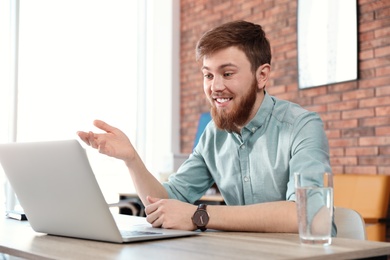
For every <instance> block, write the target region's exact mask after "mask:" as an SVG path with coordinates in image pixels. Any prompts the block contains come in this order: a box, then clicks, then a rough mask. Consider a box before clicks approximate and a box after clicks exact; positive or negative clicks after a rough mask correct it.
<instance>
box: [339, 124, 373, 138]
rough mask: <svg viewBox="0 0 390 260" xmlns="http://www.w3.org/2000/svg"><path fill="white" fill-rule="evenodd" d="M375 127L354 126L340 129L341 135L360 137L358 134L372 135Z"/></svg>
mask: <svg viewBox="0 0 390 260" xmlns="http://www.w3.org/2000/svg"><path fill="white" fill-rule="evenodd" d="M374 134H375V129H374V128H373V127H355V128H346V129H342V130H341V136H342V137H347V138H348V137H360V136H373V135H374Z"/></svg>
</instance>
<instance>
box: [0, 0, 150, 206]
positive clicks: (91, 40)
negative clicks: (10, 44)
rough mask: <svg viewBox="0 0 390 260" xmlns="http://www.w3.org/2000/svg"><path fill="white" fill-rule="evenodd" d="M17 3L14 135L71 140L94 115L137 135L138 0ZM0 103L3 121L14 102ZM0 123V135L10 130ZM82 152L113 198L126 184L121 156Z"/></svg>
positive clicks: (20, 138)
mask: <svg viewBox="0 0 390 260" xmlns="http://www.w3.org/2000/svg"><path fill="white" fill-rule="evenodd" d="M5 2H9V1H2V4H3V5H6V4H5ZM19 7H20V8H19V10H20V11H19V48H18V53H19V59H18V106H17V134H16V140H17V141H18V142H24V141H42V140H59V139H74V138H77V135H76V131H78V130H94V131H96V129H94V128H93V126H92V121H93V120H94V119H103V120H106V121H107V122H108V123H110V124H113V125H115V126H117V127H119V128H121V129H122V130H123V131H125V132H126V134H128V136H129V137H130V138H131V139H132V140H135V137H136V135H135V133H136V129H135V128H136V123H135V122H136V117H137V107H138V103H137V102H138V101H139V100H138V99H137V95H138V92H137V82H138V78H137V76H138V66H137V62H138V56H137V55H138V51H137V50H138V48H137V45H138V41H137V36H138V35H137V30H138V19H139V17H138V15H143V14H142V13H141V14H139V10H138V6H137V1H128V0H58V1H52V0H34V1H31V0H20V4H19ZM1 9H3V8H1ZM6 10H9V9H6ZM2 29H3V30H4V31H2V33H5V31H6V28H4V26H2ZM2 42H3V41H2ZM2 47H5V46H2ZM8 65H9V64H2V66H4V67H7V66H8ZM4 67H1V70H3V69H4ZM3 83H4V82H3ZM9 84H10V83H9V82H7V85H9ZM9 89H12V87H11V88H9ZM9 89H7V88H3V87H2V91H9ZM8 94H9V93H8V92H7V93H6V94H5V95H3V93H1V94H0V96H1V97H4V96H7V95H8ZM8 96H9V95H8ZM0 103H1V104H5V105H7V107H6V108H5V109H4V110H3V109H1V111H0V119H1V120H2V123H3V122H6V123H7V124H8V125H9V124H10V121H9V120H8V116H9V112H10V110H12V107H11V105H10V104H9V102H8V104H7V103H6V102H5V103H3V102H0ZM2 126H4V125H3V124H2ZM3 130H5V129H4V128H2V133H1V138H2V140H1V141H5V140H6V139H7V138H8V136H9V133H8V132H7V133H3ZM4 132H5V131H4ZM8 141H10V140H8ZM87 151H88V154H89V159H90V161H91V165H92V167H93V168H94V172H95V174H96V176H97V179H98V181H99V184H100V186H101V188H102V190H103V193H104V194H105V196H106V198H107V200H108V201H115V200H117V199H118V196H117V193H118V191H120V190H121V188H123V190H125V189H126V188H128V187H129V186H130V185H131V180H130V177H129V176H128V175H129V174H128V172H127V169H126V168H125V167H124V164H123V162H121V161H118V160H116V159H113V158H109V157H106V156H99V154H98V153H96V151H93V150H92V149H89V150H87ZM118 179H120V180H119V181H118ZM112 183H116V186H115V187H113V185H112ZM120 185H123V187H118V186H120Z"/></svg>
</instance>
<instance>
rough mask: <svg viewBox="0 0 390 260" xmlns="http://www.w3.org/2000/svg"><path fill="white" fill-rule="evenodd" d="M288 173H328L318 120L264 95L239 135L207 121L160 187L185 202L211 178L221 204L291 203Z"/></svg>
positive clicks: (326, 150) (290, 175)
mask: <svg viewBox="0 0 390 260" xmlns="http://www.w3.org/2000/svg"><path fill="white" fill-rule="evenodd" d="M294 172H300V173H302V174H305V173H308V174H311V175H312V176H319V174H322V173H324V172H331V167H330V163H329V148H328V140H327V137H326V135H325V132H324V128H323V123H322V120H321V118H320V117H319V116H318V114H317V113H314V112H309V111H307V110H305V109H303V108H302V107H300V106H299V105H297V104H294V103H291V102H289V101H284V100H279V99H277V98H275V97H272V96H270V95H268V94H267V93H266V94H265V97H264V100H263V102H262V104H261V107H260V109H259V110H258V111H257V114H256V116H255V117H254V118H253V119H252V120H251V121H250V122H249V123H248V124H247V125H246V126H245V127H243V128H242V130H241V133H240V134H237V133H231V132H227V131H224V130H219V129H217V128H216V127H215V125H214V123H213V121H211V122H210V123H209V124H208V125H207V127H206V128H205V130H204V132H203V135H202V136H201V137H200V140H199V143H198V145H197V146H196V147H195V149H194V151H193V153H192V154H191V155H190V157H189V158H188V160H187V161H185V162H184V164H183V165H182V166H181V167H180V168H179V169H178V171H177V173H176V174H173V175H171V176H170V178H169V181H168V182H166V183H164V184H163V185H164V187H165V189H166V190H167V192H168V194H169V197H170V198H175V199H178V200H181V201H186V202H189V203H194V202H195V201H196V200H198V199H200V198H201V197H202V196H203V195H204V194H205V192H206V191H207V190H208V189H209V188H210V187H211V186H212V185H213V183H214V182H215V183H216V184H217V186H218V189H219V191H220V192H221V195H222V196H223V198H224V200H225V203H226V204H227V205H249V204H255V203H262V202H271V201H281V200H291V201H295V187H294V175H293V174H294ZM309 181H312V182H313V184H316V183H317V182H322V180H319V178H316V177H314V178H313V179H312V180H309Z"/></svg>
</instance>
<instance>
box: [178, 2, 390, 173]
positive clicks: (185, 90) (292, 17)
mask: <svg viewBox="0 0 390 260" xmlns="http://www.w3.org/2000/svg"><path fill="white" fill-rule="evenodd" d="M296 9H297V1H296V0H295V1H294V0H196V1H195V0H181V80H180V81H181V151H182V152H184V153H189V152H191V150H192V146H193V140H194V137H195V133H196V127H197V121H198V117H199V114H200V113H201V112H205V111H208V105H207V102H206V100H205V98H204V94H203V87H202V76H201V73H200V67H199V65H198V64H197V63H196V62H195V55H194V48H195V44H196V41H197V40H198V38H199V37H200V36H201V35H202V34H203V32H205V31H206V30H208V29H210V28H211V27H214V26H216V25H219V24H221V23H224V22H228V21H232V20H237V19H243V20H247V21H251V22H255V23H259V24H261V25H262V26H263V28H264V30H265V31H266V33H267V35H268V38H269V40H270V43H271V46H272V52H273V59H272V75H271V80H270V82H269V84H268V86H267V90H268V92H269V93H270V94H272V95H274V96H277V97H279V98H282V99H286V100H290V101H293V102H296V103H298V104H300V105H302V106H303V107H305V108H307V109H309V110H312V111H317V112H318V113H319V114H320V115H321V117H322V119H323V121H324V124H325V130H326V133H327V135H328V138H329V144H330V156H331V164H332V168H333V171H334V173H368V174H389V175H390V1H388V0H358V9H359V10H358V24H359V27H358V28H359V37H358V39H359V79H358V80H356V81H351V82H346V83H340V84H332V85H326V86H322V87H316V88H312V89H306V90H300V89H298V82H297V81H298V80H297V30H296V28H297V17H296Z"/></svg>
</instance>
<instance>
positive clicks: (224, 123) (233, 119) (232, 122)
mask: <svg viewBox="0 0 390 260" xmlns="http://www.w3.org/2000/svg"><path fill="white" fill-rule="evenodd" d="M256 95H257V81H256V79H254V80H253V83H252V86H251V88H250V89H249V91H248V92H247V93H246V94H245V95H244V96H243V99H242V100H241V102H240V103H239V104H236V105H235V106H234V107H233V108H232V109H231V111H230V112H228V113H227V112H226V111H225V110H224V109H218V108H217V107H216V106H215V105H214V103H212V105H211V116H212V117H213V120H214V123H215V125H216V126H217V128H219V129H222V130H226V131H229V132H239V129H240V127H242V126H243V125H244V124H245V123H246V122H247V120H248V118H249V116H250V114H251V111H252V109H253V106H254V104H255V102H256Z"/></svg>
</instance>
